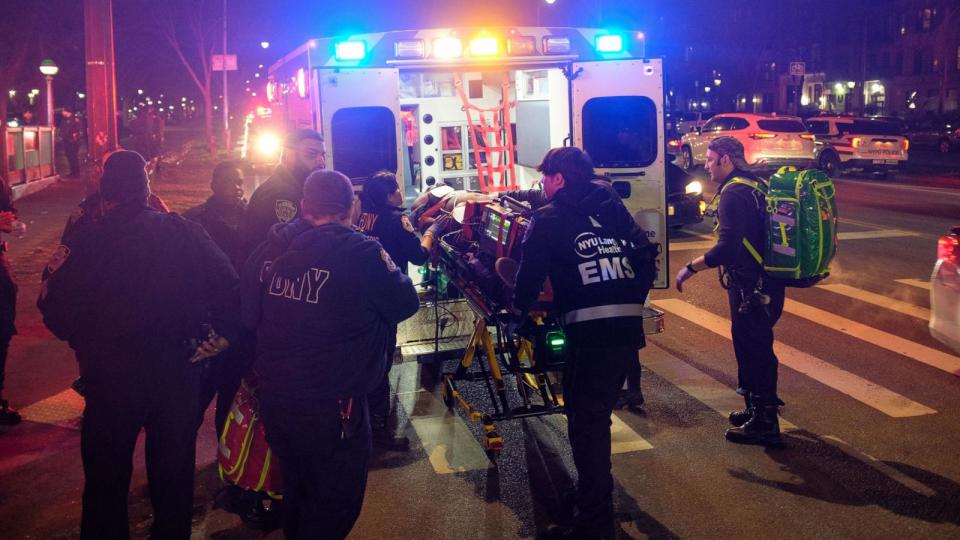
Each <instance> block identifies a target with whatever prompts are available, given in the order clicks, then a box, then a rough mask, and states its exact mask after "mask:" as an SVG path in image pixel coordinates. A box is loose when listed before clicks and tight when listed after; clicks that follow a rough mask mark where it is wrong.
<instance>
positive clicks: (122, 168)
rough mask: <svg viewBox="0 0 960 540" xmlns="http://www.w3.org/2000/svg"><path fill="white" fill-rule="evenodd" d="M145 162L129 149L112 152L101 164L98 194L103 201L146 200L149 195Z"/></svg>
mask: <svg viewBox="0 0 960 540" xmlns="http://www.w3.org/2000/svg"><path fill="white" fill-rule="evenodd" d="M146 166H147V162H146V161H145V160H144V159H143V156H141V155H140V154H138V153H136V152H132V151H130V150H120V151H117V152H114V153H113V154H111V155H110V157H109V158H107V161H106V162H105V163H104V164H103V176H101V177H100V195H101V196H102V197H103V199H104V200H105V201H110V202H117V203H124V202H131V201H146V199H147V197H148V196H150V182H149V179H148V178H147V170H146Z"/></svg>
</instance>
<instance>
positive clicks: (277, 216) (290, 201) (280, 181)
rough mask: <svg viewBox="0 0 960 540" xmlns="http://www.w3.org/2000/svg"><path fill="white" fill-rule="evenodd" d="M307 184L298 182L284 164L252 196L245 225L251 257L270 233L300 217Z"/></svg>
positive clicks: (245, 242)
mask: <svg viewBox="0 0 960 540" xmlns="http://www.w3.org/2000/svg"><path fill="white" fill-rule="evenodd" d="M302 198H303V181H302V180H301V181H297V179H295V178H294V177H293V175H291V174H290V171H288V170H287V168H286V167H284V166H283V165H280V166H278V167H277V169H276V170H275V171H274V173H273V175H271V176H270V178H267V181H266V182H264V183H263V184H261V185H260V187H258V188H257V189H256V191H254V192H253V195H251V196H250V204H248V205H247V215H246V219H245V221H244V224H243V245H244V248H245V249H246V253H247V254H250V253H252V252H253V250H255V249H256V248H257V246H259V245H260V243H261V242H263V241H264V240H266V239H267V233H268V232H269V231H270V227H272V226H273V225H274V224H276V223H289V222H291V221H293V219H294V218H296V217H298V216H299V215H300V199H302Z"/></svg>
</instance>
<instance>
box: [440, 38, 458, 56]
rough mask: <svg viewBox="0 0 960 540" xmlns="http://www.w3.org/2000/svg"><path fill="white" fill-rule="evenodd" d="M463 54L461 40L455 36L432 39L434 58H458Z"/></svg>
mask: <svg viewBox="0 0 960 540" xmlns="http://www.w3.org/2000/svg"><path fill="white" fill-rule="evenodd" d="M461 56H463V41H461V40H460V38H457V37H442V38H437V39H435V40H433V57H434V58H460V57H461Z"/></svg>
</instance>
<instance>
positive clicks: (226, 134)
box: [223, 0, 231, 154]
mask: <svg viewBox="0 0 960 540" xmlns="http://www.w3.org/2000/svg"><path fill="white" fill-rule="evenodd" d="M226 63H227V0H223V64H224V65H223V147H224V149H225V150H226V151H227V154H229V153H230V149H231V146H230V108H229V106H228V104H229V98H228V97H227V95H228V94H229V93H230V92H229V91H228V90H227V65H226Z"/></svg>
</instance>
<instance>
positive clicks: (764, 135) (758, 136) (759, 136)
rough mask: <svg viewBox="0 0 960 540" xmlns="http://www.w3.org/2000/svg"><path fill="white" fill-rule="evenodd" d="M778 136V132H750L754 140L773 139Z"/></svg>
mask: <svg viewBox="0 0 960 540" xmlns="http://www.w3.org/2000/svg"><path fill="white" fill-rule="evenodd" d="M776 136H777V134H776V133H751V134H750V138H751V139H753V140H760V139H772V138H774V137H776Z"/></svg>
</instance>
